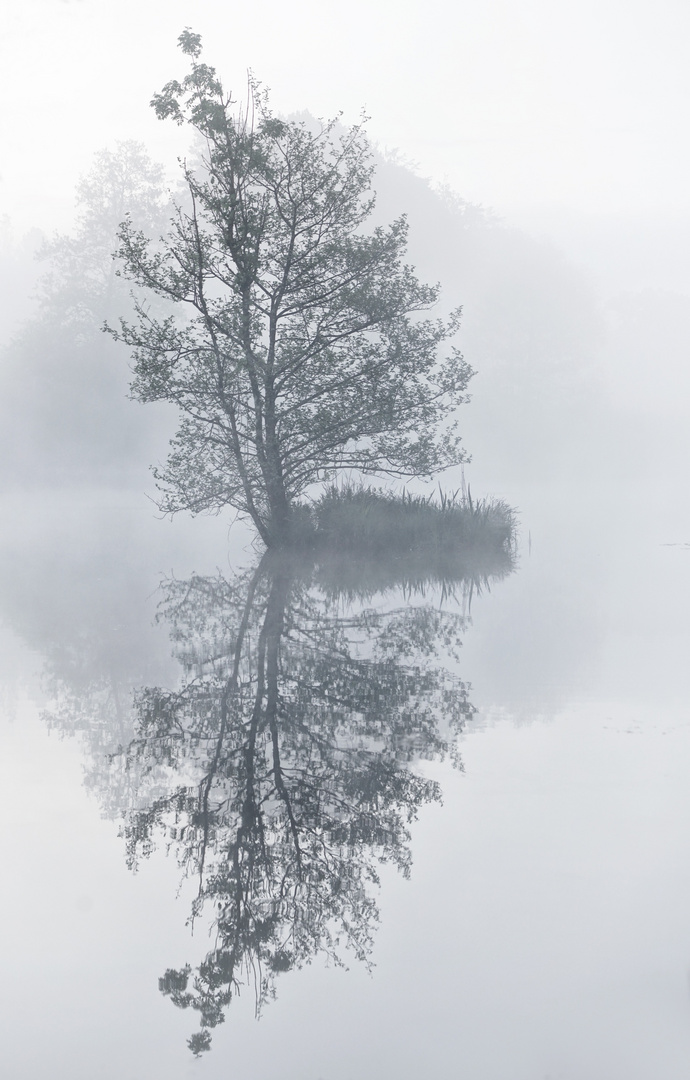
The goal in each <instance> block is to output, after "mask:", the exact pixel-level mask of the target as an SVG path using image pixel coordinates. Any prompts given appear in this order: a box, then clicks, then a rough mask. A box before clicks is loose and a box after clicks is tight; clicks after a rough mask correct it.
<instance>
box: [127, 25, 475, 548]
mask: <svg viewBox="0 0 690 1080" xmlns="http://www.w3.org/2000/svg"><path fill="white" fill-rule="evenodd" d="M179 41H180V45H181V48H182V50H183V52H184V53H186V54H187V55H189V56H190V57H191V58H192V70H191V73H190V74H189V75H188V76H187V77H186V78H185V79H184V80H183V82H182V83H179V82H176V81H173V82H170V83H168V84H167V85H166V86H165V88H164V89H163V91H162V93H161V94H158V95H156V96H155V97H154V99H153V102H152V104H153V106H154V108H155V110H156V113H157V115H158V116H159V117H160V118H166V117H170V118H172V119H174V120H175V121H176V122H177V123H179V124H182V123H188V124H190V125H191V126H192V127H193V128H194V129H195V131H196V132H197V133H198V134H199V135H200V136H201V140H202V144H203V151H202V155H201V161H200V163H199V164H198V165H197V166H196V167H192V166H191V165H187V164H186V163H185V165H184V178H185V181H186V185H187V189H188V201H187V204H186V205H185V206H184V207H183V206H179V207H178V208H177V213H176V217H175V218H174V221H173V224H172V228H171V230H170V231H168V233H167V235H166V236H165V237H163V238H162V240H160V241H155V240H152V239H150V238H148V237H147V235H146V233H145V232H144V231H143V230H139V229H136V228H135V227H134V225H133V224H132V222H131V221H130V220H129V219H127V220H126V221H125V223H124V224H123V226H122V228H121V232H120V239H121V247H120V250H119V256H120V259H121V260H122V262H121V273H122V274H123V275H124V276H125V277H126V278H128V279H129V280H131V281H133V282H135V283H136V284H137V285H138V286H140V287H142V288H143V289H144V290H145V294H148V295H150V294H151V293H153V294H157V295H158V296H160V297H163V298H165V299H166V300H168V301H170V302H171V307H170V310H169V313H168V314H167V315H166V316H165V317H162V316H161V317H156V316H154V314H153V313H152V312H151V310H150V308H149V307H148V305H147V302H146V300H145V299H142V300H141V302H140V303H139V305H138V308H137V318H136V320H134V321H133V322H128V321H127V320H123V321H122V322H121V324H120V329H119V330H117V331H113V332H114V333H115V336H116V337H118V338H119V339H121V340H123V341H125V342H126V343H127V345H129V347H130V348H131V350H132V355H133V360H134V371H135V378H134V382H133V392H134V394H135V396H137V397H138V398H140V399H141V400H142V401H156V400H161V399H162V400H167V401H171V402H173V403H174V404H175V405H176V406H177V407H178V409H179V410H180V412H181V414H182V418H181V422H180V427H179V431H178V433H177V436H176V438H175V439H174V441H173V444H172V452H171V454H170V457H169V460H168V463H167V467H166V468H165V469H164V470H163V471H161V472H159V473H157V474H156V475H157V479H158V481H159V487H160V490H161V493H162V503H161V505H162V507H163V508H164V509H165V510H166V511H170V512H172V511H176V510H179V509H188V510H191V511H193V512H198V511H201V510H208V509H210V510H218V509H219V508H221V507H223V506H227V505H229V506H232V507H234V508H235V509H236V510H238V511H240V512H241V513H243V514H245V515H248V516H249V517H250V518H251V519H252V521H253V522H254V524H255V526H256V528H257V529H258V531H259V533H260V534H261V536H262V538H263V539H264V540H265V541H266V542H267V543H268V544H271V543H275V542H279V541H280V540H281V539H283V538H284V537H285V536H286V534H287V533H288V531H289V527H290V520H291V507H292V506H293V504H294V503H295V502H296V501H298V500H299V497H300V496H301V495H302V494H303V493H304V492H305V490H306V489H307V488H308V487H309V485H311V484H313V483H314V482H317V481H320V480H322V479H323V478H324V477H328V476H332V475H333V474H334V473H335V472H337V471H338V470H342V469H348V470H359V471H361V472H363V473H369V474H374V475H389V476H397V477H411V476H424V477H428V476H430V475H432V474H433V473H435V472H436V471H437V470H440V469H443V468H445V467H447V466H449V465H452V464H455V463H457V462H459V461H460V460H462V459H463V454H462V451H461V449H460V439H459V437H458V435H457V431H456V426H455V423H454V422H453V420H452V418H451V412H452V410H453V409H454V407H455V406H456V405H457V404H459V403H460V402H462V401H464V400H466V397H465V394H464V391H465V389H466V387H467V383H468V381H469V379H470V377H471V374H472V372H471V369H470V368H469V366H468V365H467V364H466V363H465V362H464V361H463V359H462V357H461V355H460V354H459V352H458V351H457V349H456V348H454V347H452V346H451V347H450V348H449V349H448V353H447V355H446V356H445V358H443V359H441V360H440V359H439V347H440V346H441V345H442V343H444V342H446V341H447V340H448V339H449V338H450V337H451V336H452V335H453V334H454V333H455V331H456V330H457V327H458V323H459V311H456V312H455V313H454V314H453V315H452V316H451V317H450V318H449V320H448V321H446V322H444V321H441V320H432V319H428V318H426V319H423V318H420V317H419V313H420V312H424V311H426V310H428V309H429V308H431V307H432V306H433V304H434V303H435V302H436V300H437V296H438V288H437V287H429V286H426V285H422V284H420V282H419V281H418V280H417V278H416V277H415V274H414V273H413V271H412V269H411V268H410V267H409V266H407V265H406V264H405V263H404V261H403V260H404V253H405V248H406V235H407V225H406V220H405V218H404V217H403V218H400V219H398V220H397V221H395V222H394V223H393V224H392V225H390V226H389V227H388V228H381V227H379V228H375V229H373V231H371V232H370V233H368V234H366V233H365V232H364V231H363V226H364V225H365V223H366V222H367V218H368V217H369V216H370V214H371V212H372V210H373V206H374V197H373V195H372V192H371V186H370V185H371V178H372V171H373V165H372V155H371V151H370V148H369V144H368V142H367V140H366V138H365V135H364V133H363V130H362V126H361V125H360V126H356V127H354V128H352V129H351V130H349V131H347V132H345V133H344V134H341V133H339V129H338V124H337V121H335V120H334V121H331V122H330V123H327V124H325V125H322V126H321V128H320V130H318V131H316V132H315V133H314V132H313V131H312V130H310V128H309V126H308V125H307V124H306V123H300V122H294V121H284V120H281V119H279V118H278V117H276V116H275V115H274V114H273V113H272V112H271V110H270V108H269V103H268V98H267V95H266V93H265V92H264V91H263V90H262V89H261V88H260V86H259V84H258V83H257V82H255V81H254V80H251V79H250V82H249V93H248V101H247V105H246V107H244V108H240V107H239V106H237V104H236V102H235V101H233V99H232V97H231V96H230V95H228V94H226V92H225V91H224V89H223V86H222V85H221V83H220V82H219V81H218V79H217V77H216V73H215V70H214V69H213V68H212V67H209V66H207V65H206V64H203V63H201V62H200V59H199V58H200V55H201V45H200V38H199V36H198V35H196V34H192V33H191V32H190V31H188V30H187V31H185V33H183V34H182V35H181V36H180V39H179Z"/></svg>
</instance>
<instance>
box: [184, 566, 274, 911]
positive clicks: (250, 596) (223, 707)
mask: <svg viewBox="0 0 690 1080" xmlns="http://www.w3.org/2000/svg"><path fill="white" fill-rule="evenodd" d="M265 564H266V556H264V558H262V560H261V562H260V563H259V565H258V566H257V568H256V570H255V571H254V574H253V575H252V579H251V581H250V583H249V588H248V590H247V599H246V601H245V604H244V610H243V612H242V618H241V620H240V625H239V628H238V631H237V640H236V642H235V648H234V655H233V664H232V672H231V674H230V677H229V679H228V681H227V682H226V684H225V688H224V690H223V693H222V696H221V699H220V724H219V727H218V738H217V739H216V746H215V751H214V754H213V758H212V760H211V764H210V766H209V769H208V771H207V773H206V775H205V776H204V778H203V780H202V781H201V783H200V784H199V813H200V815H201V818H202V821H203V823H204V824H203V837H202V842H201V851H200V853H199V896H201V893H202V890H203V883H204V864H205V861H206V850H207V847H208V836H209V828H210V815H209V807H208V804H209V798H210V794H211V788H212V786H213V781H214V779H215V776H216V774H217V772H218V766H219V763H220V760H221V755H222V752H223V743H224V740H225V734H226V731H227V728H228V716H229V709H230V707H231V703H232V698H233V697H234V696H235V695H236V694H237V688H238V687H237V682H238V678H239V670H240V663H241V660H242V647H243V645H244V639H245V636H246V633H247V627H248V625H249V618H250V615H251V611H252V606H253V604H254V597H255V595H256V590H257V587H258V585H259V582H260V581H261V578H262V577H263V575H264V572H265ZM259 647H260V651H261V641H259ZM262 667H263V664H261V665H260V668H259V676H258V681H257V689H256V700H255V704H254V710H253V712H252V720H251V725H250V732H249V743H248V746H247V751H246V755H245V760H246V769H247V800H249V802H250V803H253V789H254V751H255V746H256V730H257V726H258V722H259V717H260V713H261V698H262V696H263V677H262ZM247 800H245V807H246V806H247ZM245 821H246V812H244V811H243V815H242V825H240V828H239V830H238V836H237V844H238V849H239V845H240V833H241V832H242V830H243V828H244V826H245Z"/></svg>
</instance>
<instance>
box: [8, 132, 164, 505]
mask: <svg viewBox="0 0 690 1080" xmlns="http://www.w3.org/2000/svg"><path fill="white" fill-rule="evenodd" d="M162 179H163V178H162V170H161V169H160V167H159V166H157V165H155V164H154V163H153V162H151V160H150V159H149V157H148V155H147V154H146V152H145V150H144V148H143V146H142V145H141V144H139V143H135V142H122V143H118V144H117V145H116V147H115V149H114V150H101V151H99V152H98V153H97V154H96V155H95V159H94V163H93V167H92V169H91V170H90V171H89V173H88V174H87V175H86V176H85V177H83V178H82V180H81V182H80V183H79V185H78V187H77V192H76V202H77V218H76V222H75V229H74V231H73V233H72V234H71V235H56V236H54V237H53V238H52V239H51V240H50V241H48V242H47V243H44V244H43V246H42V248H41V250H40V251H39V253H38V254H39V257H40V258H41V259H43V260H45V263H46V264H47V265H46V272H45V273H44V274H43V276H42V278H41V280H40V281H39V283H38V288H37V300H38V305H37V307H38V310H37V313H36V315H35V317H34V318H32V319H31V320H30V321H28V322H27V323H26V324H25V325H24V326H23V327H22V328H21V330H20V331H19V332H18V333H17V334H16V335H15V336H14V339H13V340H12V341H11V342H10V343H9V344H8V345H7V346H6V347H5V348H4V349H3V351H2V356H1V357H0V359H1V361H2V362H1V363H0V402H1V403H2V404H1V406H0V409H1V416H0V419H1V423H0V482H5V483H10V484H16V483H20V484H21V485H26V484H27V483H31V482H38V483H43V484H45V483H48V482H50V483H63V484H64V483H66V484H74V483H75V482H76V483H78V482H84V481H87V482H94V481H96V482H100V483H103V482H111V483H117V484H122V483H123V481H126V480H129V479H130V478H131V477H132V475H134V476H136V475H137V474H138V472H139V470H141V471H143V472H144V473H145V470H146V464H147V461H148V460H150V455H151V452H152V443H153V439H152V429H153V431H155V432H156V434H158V433H159V432H160V430H161V427H162V424H161V423H160V421H158V422H156V423H154V424H152V423H151V417H148V423H147V424H144V423H143V422H142V418H141V417H140V416H139V415H138V412H143V411H144V410H141V409H140V410H137V409H136V408H134V407H133V406H132V405H131V404H130V403H129V402H128V401H127V391H128V380H127V378H126V373H125V372H123V371H122V365H121V363H120V362H119V361H120V358H119V357H118V355H117V353H118V350H117V349H116V348H115V347H114V346H113V344H112V343H111V342H110V341H107V340H106V339H105V338H104V337H103V334H102V332H101V330H102V326H103V321H104V319H107V318H113V317H115V313H120V314H122V313H123V310H124V311H126V310H127V305H128V303H129V297H128V292H129V287H128V286H127V285H126V283H125V282H123V281H121V280H120V279H119V278H118V277H117V276H116V275H115V266H114V263H113V257H112V253H113V250H114V248H115V247H116V245H117V229H118V226H119V224H120V222H121V221H122V218H123V216H124V215H125V213H127V212H129V213H130V214H132V216H133V218H134V220H136V221H137V222H138V223H139V225H140V227H142V228H146V229H148V230H151V231H154V230H160V229H161V228H162V227H163V225H164V222H165V221H167V219H168V217H169V213H166V212H165V197H164V193H163V188H162ZM168 429H169V428H168V425H167V424H166V426H165V429H164V430H165V431H166V432H167V431H168ZM138 483H140V481H138Z"/></svg>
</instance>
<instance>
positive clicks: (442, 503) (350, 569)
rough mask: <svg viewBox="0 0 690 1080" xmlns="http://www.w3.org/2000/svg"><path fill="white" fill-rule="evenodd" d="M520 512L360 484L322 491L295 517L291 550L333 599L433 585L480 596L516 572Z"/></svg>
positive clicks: (491, 502) (500, 504) (454, 496)
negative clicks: (304, 557)
mask: <svg viewBox="0 0 690 1080" xmlns="http://www.w3.org/2000/svg"><path fill="white" fill-rule="evenodd" d="M516 534H517V513H516V511H515V510H514V509H513V508H512V507H511V506H509V505H508V503H506V502H505V501H504V500H502V499H495V498H490V497H489V498H483V499H478V500H473V498H472V493H471V491H470V490H469V489H467V491H466V492H465V493H461V492H460V491H455V492H450V493H448V492H444V491H443V490H442V489H441V488H439V491H438V493H437V494H434V495H430V496H423V495H412V494H410V493H409V492H407V491H406V490H403V491H402V493H399V494H398V493H395V492H390V491H384V490H381V489H378V488H374V487H370V486H366V485H363V484H347V485H335V484H333V485H332V486H331V487H329V488H327V489H326V491H325V492H324V493H323V494H322V495H321V497H320V498H319V499H317V500H316V501H315V502H314V503H312V504H311V505H310V506H305V505H304V504H302V505H301V506H298V507H296V508H295V510H294V514H293V521H292V528H291V530H290V539H289V542H288V547H289V548H290V549H292V550H293V551H297V550H299V551H301V552H303V553H305V554H306V553H307V552H309V554H310V555H311V556H312V558H313V560H314V564H315V566H316V579H317V581H318V582H319V584H320V585H321V587H322V588H324V589H325V591H326V592H329V593H331V594H333V593H341V594H349V595H351V596H355V595H358V596H362V595H363V594H367V595H368V594H373V593H374V592H381V591H386V590H387V589H389V588H395V587H399V586H402V587H403V588H405V589H408V590H411V591H413V592H416V591H420V590H423V589H424V588H425V586H426V585H428V584H430V583H431V582H435V583H437V584H440V585H441V586H443V587H445V588H446V589H447V590H450V591H454V589H455V588H456V587H457V586H460V585H461V584H462V585H464V586H468V585H469V586H472V587H473V589H474V590H475V591H477V592H479V591H481V589H482V587H484V588H488V587H489V581H490V580H497V579H500V578H503V577H506V576H507V575H508V574H510V573H512V572H513V570H514V569H515V561H516V546H517V541H516Z"/></svg>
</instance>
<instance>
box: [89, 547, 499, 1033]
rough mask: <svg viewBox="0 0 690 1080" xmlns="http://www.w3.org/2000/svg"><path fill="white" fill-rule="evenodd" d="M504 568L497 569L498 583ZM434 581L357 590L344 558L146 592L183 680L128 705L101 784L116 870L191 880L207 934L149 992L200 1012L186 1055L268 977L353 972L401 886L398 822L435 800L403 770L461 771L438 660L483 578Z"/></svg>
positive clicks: (272, 561) (447, 686) (403, 830)
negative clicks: (186, 960)
mask: <svg viewBox="0 0 690 1080" xmlns="http://www.w3.org/2000/svg"><path fill="white" fill-rule="evenodd" d="M377 565H378V566H379V568H380V569H381V570H383V567H384V565H385V574H384V573H382V574H380V575H378V580H379V585H380V589H379V590H378V591H377V589H376V581H377ZM511 565H512V562H511V556H510V554H509V553H508V552H506V551H503V552H502V553H500V554H497V555H495V556H494V559H493V566H494V572H495V575H496V576H502V575H503V574H505V573H507V572H509V570H510V567H511ZM434 576H435V575H434V574H433V572H432V570H431V568H430V567H429V566H427V567H426V570H425V574H422V573H421V572H420V570H419V566H418V565H415V566H410V565H405V561H404V560H402V561H400V562H398V568H397V574H396V572H394V571H393V570H392V569H391V566H390V563H389V562H388V561H384V562H382V563H380V564H379V563H377V562H376V561H375V560H374V561H373V562H372V561H371V560H370V561H369V563H368V565H366V566H360V567H359V577H358V576H357V574H356V573H355V569H354V568H353V566H352V563H351V560H349V561H348V559H347V558H344V557H337V556H335V555H332V557H322V558H321V559H310V560H308V561H307V562H306V563H305V561H304V560H299V559H296V558H295V557H293V556H290V555H285V554H283V555H280V554H277V553H272V554H271V553H268V554H266V555H265V556H264V557H263V558H262V559H261V560H260V562H259V563H258V565H256V566H255V567H254V568H251V569H249V570H246V571H245V572H243V573H239V574H237V575H236V576H234V577H232V578H229V579H228V578H225V577H222V576H217V577H214V578H202V577H193V578H191V579H189V580H187V581H179V580H174V579H173V580H170V581H168V582H166V583H165V585H164V586H163V594H164V598H163V601H162V604H161V609H160V618H161V619H163V620H165V621H166V623H167V624H168V626H169V629H170V633H171V637H172V639H173V640H174V642H175V651H176V654H177V658H178V660H179V661H180V663H181V665H182V669H183V672H184V677H183V679H182V681H181V684H180V685H179V686H178V687H177V688H175V689H173V690H164V689H161V688H159V687H148V688H146V689H144V690H142V691H140V692H139V693H138V694H137V696H136V708H135V714H136V717H135V718H136V723H135V735H134V738H133V739H132V740H131V741H130V742H129V744H128V745H127V746H126V747H123V748H122V749H121V751H120V752H119V753H116V754H114V755H113V756H112V757H111V759H110V778H109V784H110V785H111V787H112V789H113V790H116V791H117V792H118V797H122V795H123V793H128V801H127V805H126V807H125V809H124V811H123V813H124V825H123V832H124V837H125V839H126V845H127V856H128V860H129V863H130V865H131V866H132V867H134V866H136V864H137V862H138V861H139V860H140V859H142V858H146V857H147V856H148V855H149V854H150V853H151V851H152V850H153V849H154V847H155V846H156V845H157V844H158V843H160V844H163V845H164V846H166V847H167V848H168V850H170V851H172V852H174V854H175V856H176V858H177V860H178V862H179V865H180V867H181V868H182V869H183V871H184V873H185V875H187V876H193V877H194V878H195V879H196V881H197V887H196V896H195V899H194V902H193V907H192V913H191V914H192V919H195V918H198V917H202V916H206V917H207V918H208V917H210V918H211V920H212V922H213V929H214V931H215V933H214V935H213V936H214V942H215V943H214V946H213V948H212V949H211V950H210V951H209V953H208V955H207V956H206V957H205V959H204V960H203V962H202V963H201V964H199V965H198V967H197V968H196V969H194V970H192V968H191V966H190V965H187V966H185V967H183V968H182V969H179V970H172V969H171V970H168V971H166V973H165V974H164V976H163V977H162V978H161V979H160V989H161V991H162V992H163V993H164V994H165V995H167V996H169V997H170V998H171V1000H172V1001H173V1002H174V1003H175V1004H176V1005H178V1006H180V1007H182V1008H192V1009H194V1010H196V1011H197V1012H198V1013H199V1019H200V1029H199V1031H198V1032H197V1033H196V1034H194V1035H192V1037H191V1039H190V1040H189V1046H190V1048H191V1049H192V1050H193V1051H194V1053H200V1052H202V1051H204V1050H206V1049H208V1048H209V1046H210V1043H211V1029H213V1028H214V1027H216V1026H217V1025H218V1024H219V1023H221V1022H222V1021H223V1019H224V1017H225V1014H226V1011H227V1007H228V1005H229V1004H230V1002H231V1000H232V998H233V996H234V995H235V994H236V993H237V992H238V991H239V989H240V987H241V986H242V985H243V984H250V985H253V987H254V992H255V994H256V1005H257V1010H260V1009H261V1007H262V1005H263V1004H264V1003H265V1002H266V1001H267V1000H268V999H270V998H272V997H273V996H274V995H275V984H276V977H277V976H278V975H279V974H280V973H282V972H285V971H289V970H291V969H293V968H298V967H300V966H301V965H303V964H304V963H306V962H307V961H309V960H310V959H312V958H313V957H315V956H316V955H317V954H321V955H324V956H327V957H329V958H330V959H331V960H332V961H334V962H335V963H339V964H340V963H343V962H344V957H346V956H347V955H348V953H349V954H350V955H351V956H354V957H356V958H357V959H358V960H361V961H363V962H364V963H368V962H369V956H370V953H371V948H372V934H373V931H374V929H375V926H376V923H377V920H378V910H377V904H376V898H375V894H376V885H377V882H378V867H379V866H380V865H381V864H383V863H390V864H393V865H394V866H396V867H397V868H398V869H399V870H400V871H401V872H402V873H403V874H405V875H407V874H408V873H409V869H410V849H409V839H410V834H409V825H410V822H412V821H413V820H414V818H415V816H416V815H417V813H418V810H419V808H420V807H421V806H423V805H424V804H425V803H429V802H433V801H437V800H439V798H440V790H439V786H438V784H437V783H436V782H435V781H433V780H431V779H429V778H428V777H426V776H425V775H424V774H423V770H422V771H420V769H419V767H418V766H419V763H420V762H422V761H425V760H431V759H438V758H442V757H444V756H446V755H448V754H451V755H453V756H454V758H455V760H456V761H457V763H458V764H459V759H458V758H457V754H456V750H455V737H456V735H457V733H458V732H459V731H460V730H461V729H462V727H463V725H464V724H465V722H466V721H467V720H468V719H469V718H470V717H471V715H472V712H473V708H472V705H471V704H470V701H469V698H468V688H467V685H466V684H465V683H464V682H462V681H461V680H460V679H459V678H458V677H457V676H456V675H454V674H452V673H451V671H449V670H448V666H447V665H445V666H444V664H443V662H442V659H445V660H448V659H450V658H451V657H452V656H454V655H455V653H456V651H457V648H458V647H459V644H460V637H461V635H462V633H463V631H464V629H465V627H466V624H467V621H468V615H467V614H466V611H463V603H464V607H465V609H466V607H467V603H468V601H469V597H470V595H471V592H472V591H473V590H474V589H476V588H477V587H482V586H486V585H487V584H488V581H489V577H490V576H491V575H490V573H489V571H488V568H487V566H484V567H483V568H482V569H481V570H478V571H476V572H474V573H468V572H467V570H466V568H463V569H462V570H461V571H460V570H459V568H457V567H456V572H455V573H454V574H449V573H448V572H447V571H446V575H445V580H441V581H439V580H436V582H435V586H434V585H433V578H434ZM358 581H359V585H358V584H357V582H358ZM396 586H397V588H396ZM381 590H383V591H381ZM439 590H440V593H441V594H442V595H443V596H444V598H445V600H446V603H445V604H444V605H442V606H439V603H438V601H439ZM124 777H127V778H128V779H127V781H126V782H125V781H124V779H123V778H124ZM132 778H135V781H134V782H133V779H132Z"/></svg>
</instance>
